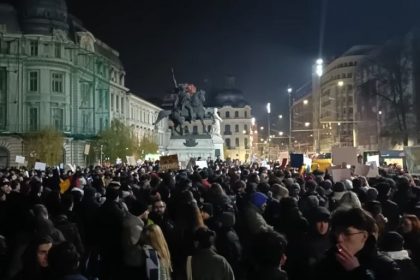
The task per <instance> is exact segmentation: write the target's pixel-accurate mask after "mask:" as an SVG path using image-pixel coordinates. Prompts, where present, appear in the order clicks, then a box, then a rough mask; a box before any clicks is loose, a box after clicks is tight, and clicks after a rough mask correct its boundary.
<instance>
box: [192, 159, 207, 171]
mask: <svg viewBox="0 0 420 280" xmlns="http://www.w3.org/2000/svg"><path fill="white" fill-rule="evenodd" d="M195 165H196V166H198V168H201V169H203V168H207V167H208V166H207V161H205V160H197V161H196V162H195Z"/></svg>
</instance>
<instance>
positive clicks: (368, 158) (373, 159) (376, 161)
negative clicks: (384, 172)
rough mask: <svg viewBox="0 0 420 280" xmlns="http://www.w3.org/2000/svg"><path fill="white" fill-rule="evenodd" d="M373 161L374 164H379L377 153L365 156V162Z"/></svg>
mask: <svg viewBox="0 0 420 280" xmlns="http://www.w3.org/2000/svg"><path fill="white" fill-rule="evenodd" d="M368 162H375V163H376V166H379V155H373V156H367V160H366V163H368Z"/></svg>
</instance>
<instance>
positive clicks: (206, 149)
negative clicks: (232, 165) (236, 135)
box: [166, 134, 224, 163]
mask: <svg viewBox="0 0 420 280" xmlns="http://www.w3.org/2000/svg"><path fill="white" fill-rule="evenodd" d="M223 144H224V141H223V139H222V137H221V136H219V135H214V134H212V135H207V134H204V135H182V136H175V135H173V136H171V138H170V139H169V144H168V146H167V148H166V151H167V153H168V155H174V154H177V155H178V160H179V161H180V162H182V163H185V162H188V161H189V160H190V158H196V159H197V158H198V157H201V159H202V160H207V158H209V157H210V158H211V159H213V160H215V159H216V157H217V156H220V158H221V159H224V154H223Z"/></svg>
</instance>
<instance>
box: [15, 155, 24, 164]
mask: <svg viewBox="0 0 420 280" xmlns="http://www.w3.org/2000/svg"><path fill="white" fill-rule="evenodd" d="M15 161H16V163H18V164H25V157H23V156H16V160H15Z"/></svg>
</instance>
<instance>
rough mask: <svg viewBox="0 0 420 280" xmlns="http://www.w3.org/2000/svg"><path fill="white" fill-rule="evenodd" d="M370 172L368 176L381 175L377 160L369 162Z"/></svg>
mask: <svg viewBox="0 0 420 280" xmlns="http://www.w3.org/2000/svg"><path fill="white" fill-rule="evenodd" d="M369 165H370V167H369V172H368V173H367V175H366V177H368V178H375V177H378V176H379V168H378V166H377V165H376V162H374V161H372V162H369Z"/></svg>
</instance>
